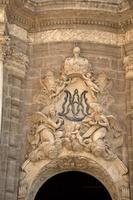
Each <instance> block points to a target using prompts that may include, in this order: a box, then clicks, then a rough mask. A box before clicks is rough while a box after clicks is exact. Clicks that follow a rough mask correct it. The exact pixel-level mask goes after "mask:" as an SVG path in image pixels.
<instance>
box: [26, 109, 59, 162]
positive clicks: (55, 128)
mask: <svg viewBox="0 0 133 200" xmlns="http://www.w3.org/2000/svg"><path fill="white" fill-rule="evenodd" d="M54 118H55V110H54V108H53V106H51V107H50V108H49V113H48V114H47V115H46V114H43V113H42V112H36V113H35V114H33V115H32V116H30V117H29V119H28V120H29V121H30V122H32V124H37V128H36V130H35V134H34V138H32V140H31V139H30V140H29V143H30V144H31V145H32V146H33V147H34V148H33V149H32V151H31V153H30V154H29V160H31V161H33V162H35V161H37V160H42V159H45V158H50V159H51V158H53V157H55V156H56V155H57V154H58V149H59V146H61V140H60V137H61V136H62V134H63V133H62V131H61V130H60V127H61V126H62V125H63V120H62V119H61V118H59V119H58V120H56V121H54ZM29 138H31V137H29ZM57 143H58V147H57V146H56V144H57Z"/></svg>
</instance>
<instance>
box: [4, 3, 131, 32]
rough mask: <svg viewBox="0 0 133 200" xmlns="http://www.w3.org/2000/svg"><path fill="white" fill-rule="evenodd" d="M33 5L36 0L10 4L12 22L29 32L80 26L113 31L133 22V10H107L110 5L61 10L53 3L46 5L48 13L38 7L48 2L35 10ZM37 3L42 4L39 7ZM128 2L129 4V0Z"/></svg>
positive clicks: (128, 26)
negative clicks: (100, 7) (30, 5)
mask: <svg viewBox="0 0 133 200" xmlns="http://www.w3.org/2000/svg"><path fill="white" fill-rule="evenodd" d="M107 1H108V0H107ZM47 2H48V1H47ZM89 3H90V2H89ZM92 3H98V2H92ZM29 4H32V5H33V1H32V2H31V1H27V0H10V2H9V4H8V6H7V18H8V21H9V23H11V24H16V25H18V26H20V27H22V28H24V29H26V30H27V31H28V32H40V31H44V30H51V29H58V28H77V26H78V27H81V26H86V28H87V27H88V26H98V27H101V28H103V27H105V28H108V29H110V31H118V30H121V27H122V28H123V29H128V28H130V27H131V26H132V25H133V9H131V8H130V9H128V10H126V9H125V10H123V11H122V12H118V11H117V12H114V11H111V10H110V11H109V10H107V9H106V7H104V10H100V9H99V10H98V8H95V10H93V9H91V7H90V8H87V7H86V8H83V7H82V6H80V8H79V7H78V6H77V7H75V9H72V7H70V6H69V7H65V8H64V7H63V8H62V7H60V8H59V9H58V8H57V7H56V6H55V7H52V6H50V4H49V8H48V7H46V8H45V12H43V13H42V12H37V8H38V9H39V7H41V5H42V4H44V3H38V4H37V3H36V4H34V9H33V10H32V9H29V7H28V5H29ZM106 4H107V3H106ZM35 5H36V6H37V5H38V7H37V8H35ZM93 5H94V4H93ZM102 5H103V4H102V3H101V6H102ZM126 5H129V3H128V2H127V0H126ZM95 6H96V5H95ZM108 6H109V5H108ZM111 6H112V5H110V7H111ZM114 6H116V4H115V5H114ZM41 8H43V6H42V7H41ZM53 8H54V9H53ZM47 9H49V10H47ZM96 9H97V10H96ZM47 11H48V12H47Z"/></svg>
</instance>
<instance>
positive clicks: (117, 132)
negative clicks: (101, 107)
mask: <svg viewBox="0 0 133 200" xmlns="http://www.w3.org/2000/svg"><path fill="white" fill-rule="evenodd" d="M107 119H108V121H109V125H110V128H111V129H113V130H114V131H115V135H114V137H119V136H121V133H122V129H121V127H120V125H119V123H118V122H117V119H116V118H115V117H114V116H113V115H108V116H107Z"/></svg>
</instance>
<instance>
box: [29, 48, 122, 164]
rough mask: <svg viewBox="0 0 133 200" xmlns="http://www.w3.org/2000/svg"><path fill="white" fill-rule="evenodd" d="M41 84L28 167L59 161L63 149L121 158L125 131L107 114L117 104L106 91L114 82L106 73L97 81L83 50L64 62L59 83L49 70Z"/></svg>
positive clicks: (35, 98) (32, 129) (30, 142)
mask: <svg viewBox="0 0 133 200" xmlns="http://www.w3.org/2000/svg"><path fill="white" fill-rule="evenodd" d="M40 83H41V86H42V90H41V92H40V94H38V95H37V96H35V97H34V101H35V102H36V103H39V104H41V105H42V109H41V110H40V111H38V112H36V113H33V114H32V115H31V116H29V117H28V122H29V123H31V127H32V128H31V132H30V133H29V134H28V141H29V145H30V150H29V153H28V160H27V161H28V162H30V161H31V162H37V161H39V160H49V159H50V160H51V159H55V158H57V157H58V156H59V155H60V154H61V152H62V151H63V150H67V151H71V152H80V151H83V152H88V153H92V154H93V155H95V156H96V157H103V158H104V159H105V160H112V159H115V158H116V157H117V156H116V154H115V149H116V148H117V147H119V145H120V144H119V143H120V142H118V144H117V142H116V141H119V139H121V137H122V134H121V133H122V130H121V128H120V127H119V125H118V123H117V120H116V119H115V117H114V116H113V115H109V114H106V112H107V111H108V108H109V106H110V104H111V103H112V101H113V97H112V96H111V95H110V94H109V91H108V89H109V87H111V81H110V80H109V79H108V78H107V77H106V75H105V74H104V73H103V74H100V75H98V77H97V78H95V77H94V74H93V73H92V70H91V66H90V65H89V62H88V60H87V59H86V58H84V57H81V56H80V48H79V47H75V48H74V50H73V57H69V58H66V60H65V62H64V65H63V67H62V68H61V73H60V77H59V79H58V80H57V79H55V75H54V73H53V72H51V71H48V72H47V74H46V76H45V77H43V78H42V79H41V80H40ZM114 143H115V147H114V145H113V144H114ZM27 161H26V162H27Z"/></svg>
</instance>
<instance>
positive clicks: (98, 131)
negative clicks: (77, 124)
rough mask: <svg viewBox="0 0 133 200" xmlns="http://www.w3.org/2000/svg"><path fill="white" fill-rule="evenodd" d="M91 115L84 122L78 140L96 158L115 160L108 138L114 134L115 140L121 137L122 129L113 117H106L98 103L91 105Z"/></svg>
mask: <svg viewBox="0 0 133 200" xmlns="http://www.w3.org/2000/svg"><path fill="white" fill-rule="evenodd" d="M90 107H91V115H89V116H87V117H86V118H85V119H84V120H83V124H82V125H81V128H80V131H78V134H77V138H78V140H79V143H80V144H81V145H82V146H84V147H85V150H86V151H88V152H92V153H93V154H94V155H95V156H102V157H104V158H105V159H106V160H111V159H115V158H116V155H115V154H114V153H113V151H112V148H111V146H109V145H108V143H107V141H106V138H107V136H108V135H110V134H113V138H116V137H119V136H120V135H121V129H120V127H119V126H118V123H117V122H116V119H115V118H114V117H113V116H112V115H109V116H106V115H105V114H104V113H103V109H102V107H101V106H100V105H99V104H97V103H91V104H90Z"/></svg>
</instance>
